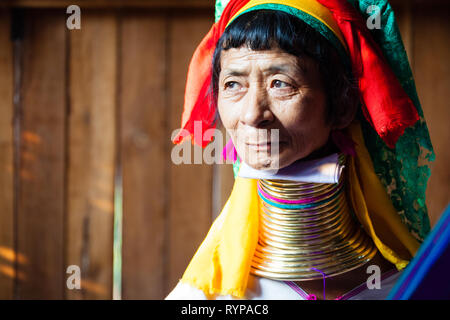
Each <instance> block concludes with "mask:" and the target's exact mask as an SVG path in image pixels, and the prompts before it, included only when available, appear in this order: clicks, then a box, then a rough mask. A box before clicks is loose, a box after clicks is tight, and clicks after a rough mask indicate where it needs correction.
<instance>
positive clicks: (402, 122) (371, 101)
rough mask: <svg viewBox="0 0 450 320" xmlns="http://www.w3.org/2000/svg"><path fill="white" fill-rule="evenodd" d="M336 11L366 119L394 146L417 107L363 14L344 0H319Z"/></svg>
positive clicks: (414, 117) (413, 117)
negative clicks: (368, 26) (371, 32)
mask: <svg viewBox="0 0 450 320" xmlns="http://www.w3.org/2000/svg"><path fill="white" fill-rule="evenodd" d="M317 1H318V2H319V3H321V4H322V5H324V6H325V7H327V8H328V9H329V10H330V11H331V13H332V14H333V17H334V19H335V20H336V22H337V24H338V26H339V29H340V30H341V33H342V35H343V37H344V39H345V42H346V43H347V46H348V49H349V53H350V59H351V62H352V69H353V73H354V76H355V77H356V79H357V80H358V84H359V90H360V92H361V99H362V104H363V111H364V115H365V117H366V119H367V120H368V121H369V122H370V123H371V124H372V126H373V128H374V129H375V130H376V132H377V133H378V135H379V136H380V137H381V138H382V139H383V140H384V142H385V143H386V145H388V146H389V147H391V148H394V147H395V143H396V142H397V140H398V138H399V137H400V136H401V135H402V134H403V132H404V131H405V129H406V128H407V127H409V126H412V125H413V124H414V123H416V121H418V120H419V114H418V113H417V110H416V108H415V106H414V104H413V102H412V101H411V99H410V98H409V96H408V95H407V94H406V92H405V91H404V90H403V88H402V86H401V84H400V82H399V81H398V79H397V77H396V76H395V74H394V72H393V71H392V69H391V68H390V66H389V64H388V63H387V61H386V59H385V58H384V55H383V52H382V50H381V48H380V47H379V46H378V44H377V43H376V42H375V40H374V39H373V37H372V35H371V34H370V31H369V29H368V28H367V26H366V22H365V20H364V19H363V17H362V16H361V14H360V13H359V12H358V11H357V10H356V9H355V8H354V7H353V6H352V5H351V4H350V3H348V2H347V1H345V0H317Z"/></svg>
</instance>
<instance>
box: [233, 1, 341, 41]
mask: <svg viewBox="0 0 450 320" xmlns="http://www.w3.org/2000/svg"><path fill="white" fill-rule="evenodd" d="M270 3H274V4H282V5H285V6H288V7H292V8H295V9H298V10H300V11H303V12H305V13H307V14H309V15H310V16H312V17H314V18H316V19H317V20H319V21H320V22H322V23H323V24H324V25H325V26H327V27H328V29H330V30H331V31H332V32H333V33H334V34H335V35H336V37H338V39H339V41H341V43H342V45H343V46H344V48H347V44H346V42H345V41H344V37H343V36H342V33H341V30H340V29H339V26H338V25H337V23H336V20H334V18H333V15H332V13H331V12H330V10H328V8H326V7H324V6H323V5H321V4H320V3H319V2H317V0H301V1H299V0H250V1H249V2H248V3H247V4H246V5H244V6H243V7H242V8H241V9H240V10H239V11H238V12H236V14H235V15H234V16H233V17H231V19H230V21H228V23H227V26H228V25H229V24H230V23H231V22H232V21H233V20H234V19H235V18H236V17H238V16H239V15H240V14H241V13H243V12H245V11H247V10H248V9H250V8H253V7H256V6H258V5H261V4H270Z"/></svg>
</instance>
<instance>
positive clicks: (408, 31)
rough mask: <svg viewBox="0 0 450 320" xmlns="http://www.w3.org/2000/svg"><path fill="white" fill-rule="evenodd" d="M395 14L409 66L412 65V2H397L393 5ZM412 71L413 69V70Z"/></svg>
mask: <svg viewBox="0 0 450 320" xmlns="http://www.w3.org/2000/svg"><path fill="white" fill-rule="evenodd" d="M394 10H395V16H396V18H397V24H398V27H399V29H400V34H401V35H402V40H403V44H404V46H405V50H406V54H407V55H408V60H409V63H410V65H411V68H413V66H414V63H413V62H414V50H413V45H414V43H413V42H414V38H413V27H414V23H413V13H412V4H411V3H410V2H405V3H403V4H398V5H397V6H395V7H394ZM413 71H414V70H413Z"/></svg>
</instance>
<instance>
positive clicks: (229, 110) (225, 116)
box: [217, 96, 239, 129]
mask: <svg viewBox="0 0 450 320" xmlns="http://www.w3.org/2000/svg"><path fill="white" fill-rule="evenodd" d="M217 110H218V112H219V116H220V120H221V121H222V124H223V126H224V127H225V129H235V128H236V126H237V123H238V121H239V114H237V112H236V111H237V108H236V105H234V104H233V103H230V102H228V101H226V100H224V99H220V96H219V98H218V101H217Z"/></svg>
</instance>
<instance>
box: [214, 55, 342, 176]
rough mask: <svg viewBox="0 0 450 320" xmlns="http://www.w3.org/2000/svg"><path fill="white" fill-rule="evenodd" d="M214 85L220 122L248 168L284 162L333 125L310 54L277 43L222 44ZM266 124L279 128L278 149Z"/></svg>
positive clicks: (314, 146) (313, 147) (308, 150)
mask: <svg viewBox="0 0 450 320" xmlns="http://www.w3.org/2000/svg"><path fill="white" fill-rule="evenodd" d="M218 85H219V86H218V87H219V91H218V101H217V105H218V110H219V114H220V117H221V120H222V123H223V125H224V126H225V128H226V129H227V131H228V132H229V133H230V135H231V138H232V140H233V143H234V145H235V147H236V150H237V152H238V154H239V156H240V157H241V158H242V159H243V161H244V162H246V163H247V164H249V165H250V166H252V167H253V168H255V169H260V170H261V169H277V168H283V167H286V166H288V165H290V164H291V163H293V162H294V161H296V160H299V159H302V158H305V157H307V156H309V155H311V154H312V153H313V152H315V151H317V150H319V149H320V148H322V147H323V146H324V145H325V144H326V143H327V141H328V138H329V135H330V132H331V130H332V129H333V128H332V126H331V124H329V123H327V121H326V117H325V112H326V102H327V101H326V94H325V92H324V89H323V84H322V79H321V76H320V72H319V68H318V66H317V64H316V63H315V62H314V61H313V60H312V59H311V58H308V57H302V58H301V59H299V58H297V57H295V56H293V55H291V54H289V53H286V52H284V51H282V50H280V49H272V50H267V51H252V50H250V49H248V48H246V47H241V48H238V49H229V50H226V51H225V50H224V51H223V52H222V55H221V72H220V75H219V84H218ZM271 129H278V130H279V131H278V132H279V140H278V142H279V152H276V151H277V150H276V145H277V144H276V139H273V140H275V141H272V142H271V141H270V137H271V134H270V133H271ZM274 137H275V136H274ZM277 157H278V158H277Z"/></svg>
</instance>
